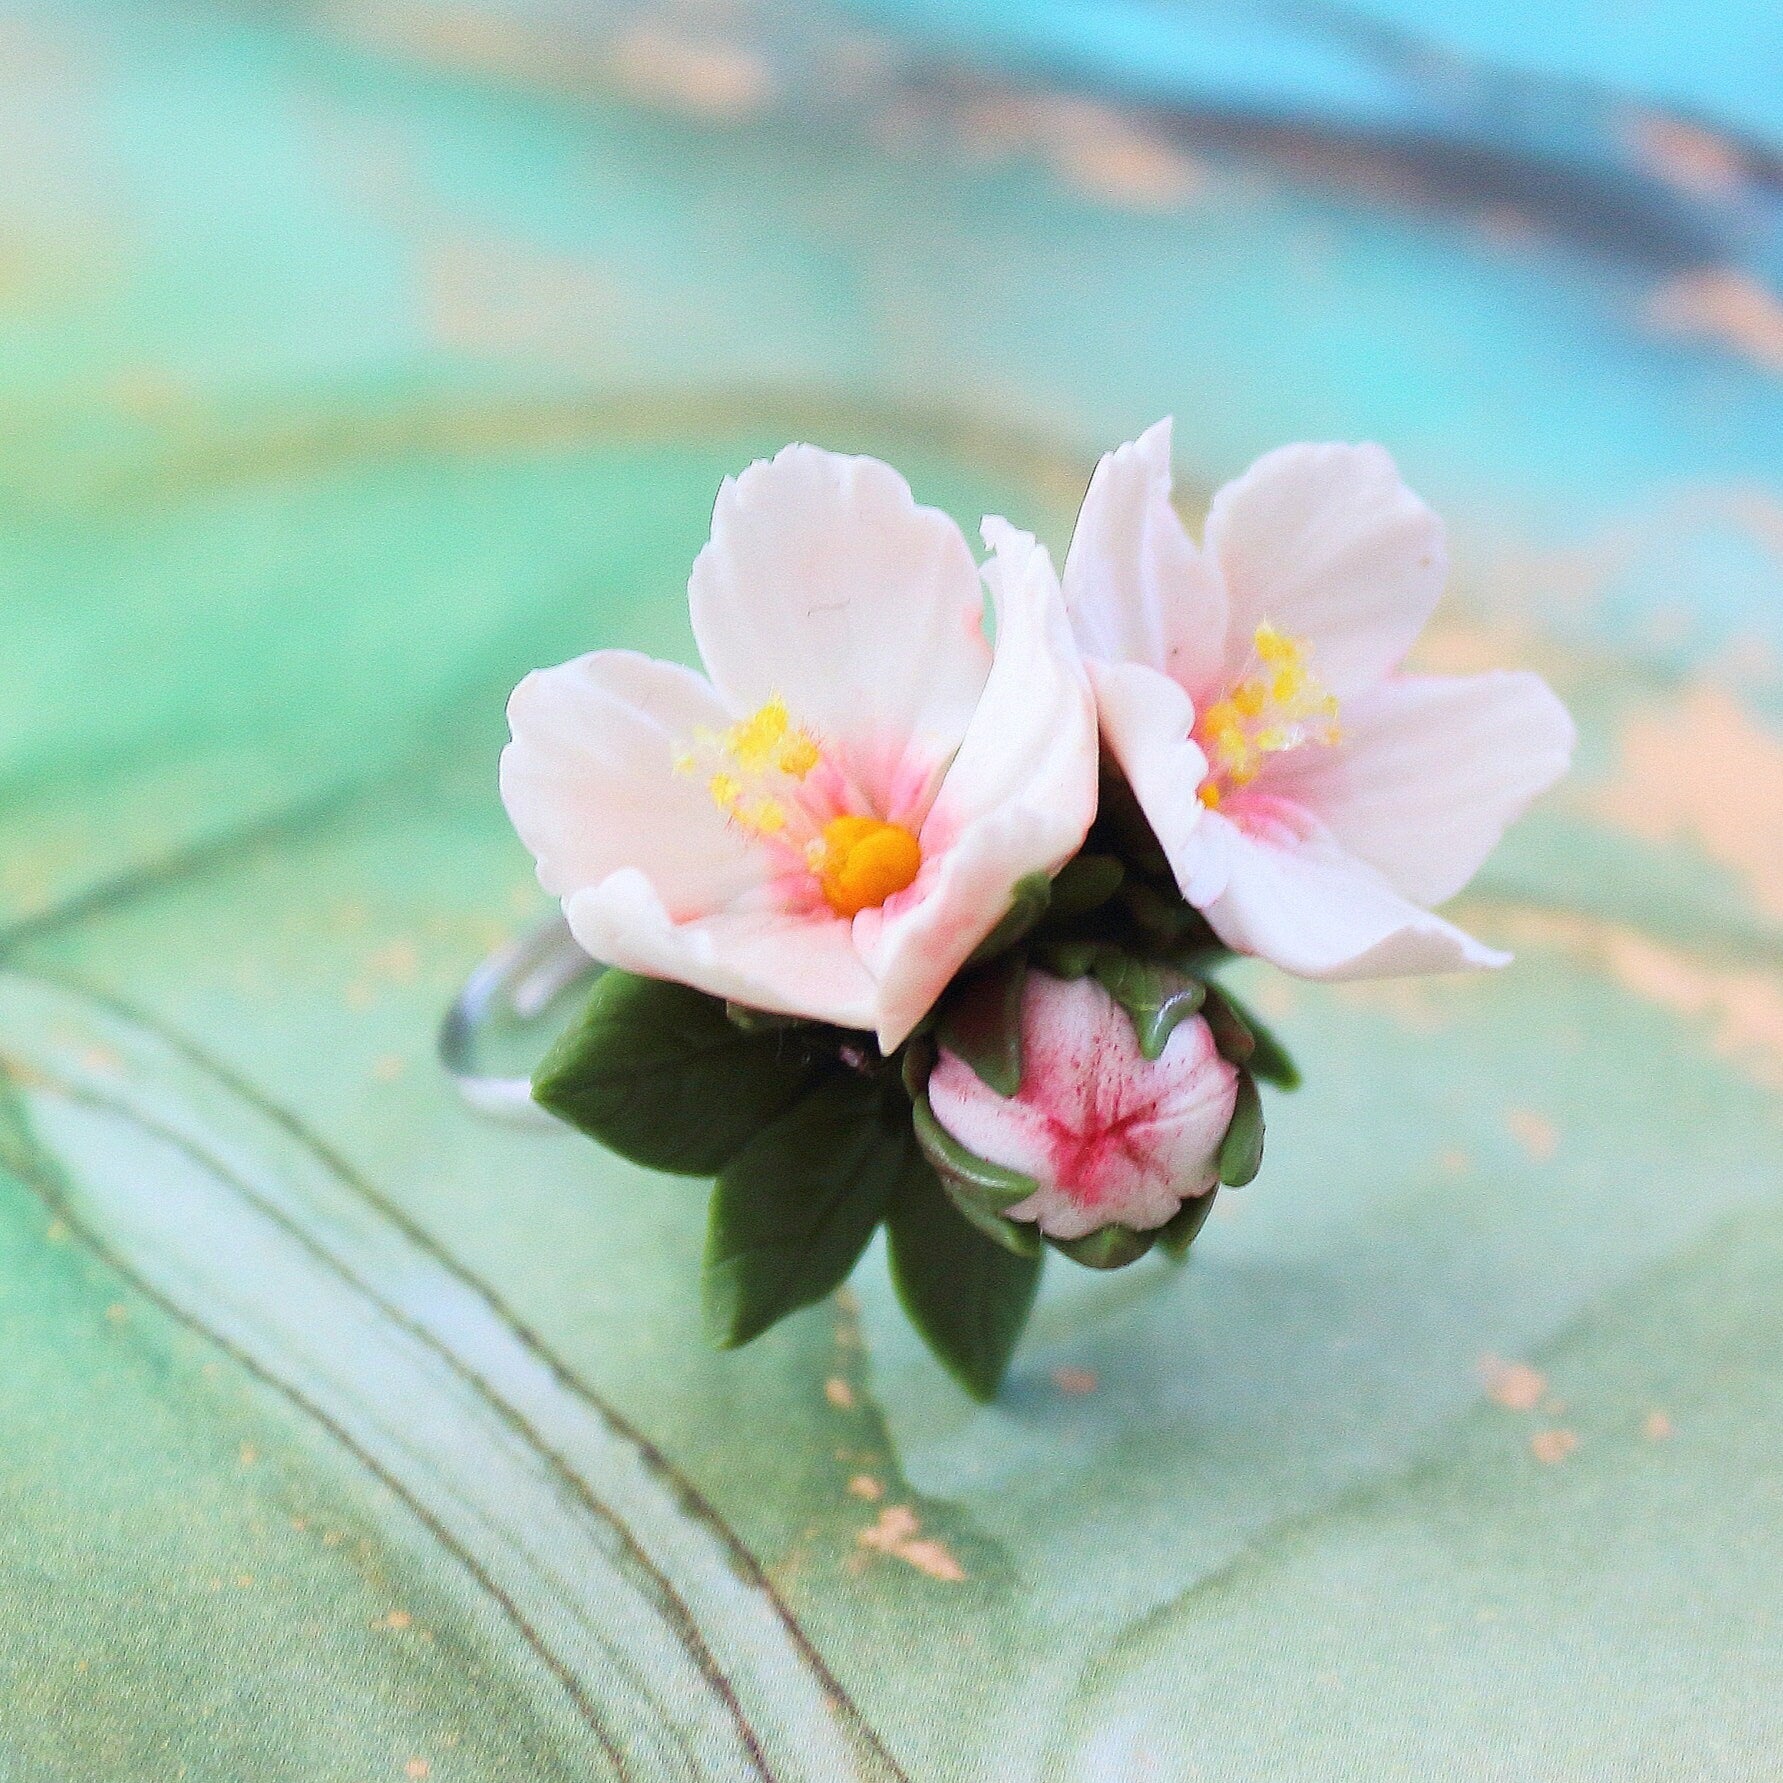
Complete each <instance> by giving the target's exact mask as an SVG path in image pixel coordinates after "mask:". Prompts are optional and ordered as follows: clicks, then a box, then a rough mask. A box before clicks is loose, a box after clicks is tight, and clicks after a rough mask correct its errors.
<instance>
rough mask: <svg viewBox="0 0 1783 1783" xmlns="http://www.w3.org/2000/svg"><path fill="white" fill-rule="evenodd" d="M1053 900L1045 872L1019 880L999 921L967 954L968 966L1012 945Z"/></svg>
mask: <svg viewBox="0 0 1783 1783" xmlns="http://www.w3.org/2000/svg"><path fill="white" fill-rule="evenodd" d="M1051 902H1052V881H1051V880H1050V879H1048V878H1047V876H1046V875H1045V874H1044V873H1029V874H1026V875H1025V876H1024V877H1022V878H1020V879H1018V880H1017V881H1016V882H1015V885H1014V886H1013V888H1012V889H1011V891H1010V894H1009V908H1008V909H1007V910H1006V911H1004V913H1003V916H1002V918H1001V920H1000V921H999V922H998V924H997V926H996V927H995V928H994V929H992V930H991V932H990V933H989V934H988V935H986V936H985V938H984V939H983V940H982V941H980V942H979V944H978V945H977V946H976V947H975V948H973V950H972V952H971V954H970V955H969V956H968V957H967V960H966V964H967V965H968V966H976V965H978V964H979V963H980V962H981V961H984V960H992V959H995V958H996V957H997V955H998V954H1000V953H1002V952H1004V951H1005V950H1006V949H1008V948H1011V947H1013V946H1014V945H1015V944H1016V942H1018V941H1019V940H1020V939H1021V938H1022V936H1024V935H1025V934H1027V932H1028V931H1029V930H1030V929H1031V928H1033V926H1034V925H1035V923H1037V922H1038V921H1039V920H1040V919H1041V917H1043V916H1044V915H1045V914H1046V907H1047V905H1048V904H1049V903H1051Z"/></svg>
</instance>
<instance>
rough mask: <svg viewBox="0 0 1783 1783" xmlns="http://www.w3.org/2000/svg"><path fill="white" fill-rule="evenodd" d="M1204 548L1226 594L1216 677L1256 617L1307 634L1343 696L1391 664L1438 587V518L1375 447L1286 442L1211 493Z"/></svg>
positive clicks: (1230, 677) (1444, 562)
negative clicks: (1225, 626) (1221, 660)
mask: <svg viewBox="0 0 1783 1783" xmlns="http://www.w3.org/2000/svg"><path fill="white" fill-rule="evenodd" d="M1207 549H1208V550H1209V552H1210V553H1211V554H1212V555H1213V556H1214V557H1215V558H1216V559H1217V560H1218V562H1219V565H1220V569H1221V572H1222V574H1223V575H1224V577H1225V583H1226V593H1227V598H1228V600H1229V602H1230V627H1229V631H1228V636H1227V644H1226V664H1225V673H1224V680H1225V682H1226V683H1227V684H1228V685H1229V684H1231V683H1233V682H1236V681H1237V680H1239V679H1240V678H1241V677H1242V675H1243V674H1244V672H1245V667H1246V664H1247V661H1248V659H1249V657H1250V652H1251V648H1252V641H1253V639H1254V637H1255V635H1256V629H1257V627H1258V626H1259V625H1260V624H1262V623H1263V622H1264V621H1268V622H1269V623H1270V624H1272V625H1274V626H1275V627H1276V628H1277V629H1278V630H1280V631H1283V632H1287V633H1289V634H1290V635H1292V636H1294V637H1298V638H1303V639H1305V640H1306V641H1307V642H1308V643H1309V644H1310V645H1311V650H1312V666H1313V668H1314V670H1315V671H1316V672H1317V674H1318V676H1319V678H1320V679H1321V680H1322V681H1323V683H1324V685H1325V686H1326V688H1328V689H1329V690H1330V691H1331V692H1332V693H1335V694H1337V695H1338V696H1339V697H1340V698H1342V697H1343V696H1345V695H1348V694H1351V693H1354V692H1356V691H1358V690H1359V689H1361V688H1364V687H1368V686H1370V685H1371V684H1372V683H1374V682H1376V681H1378V680H1379V679H1380V678H1381V677H1382V676H1383V675H1385V674H1386V673H1387V672H1388V671H1389V670H1391V669H1393V668H1395V667H1397V666H1398V664H1399V663H1400V662H1401V661H1402V660H1403V658H1404V656H1405V653H1406V651H1407V650H1409V649H1410V648H1411V646H1412V641H1413V640H1414V639H1415V638H1416V637H1417V635H1418V633H1419V632H1420V631H1422V630H1423V628H1424V623H1425V621H1426V620H1427V619H1428V618H1429V617H1430V614H1431V610H1432V609H1433V608H1434V607H1435V605H1436V601H1437V596H1438V595H1439V594H1440V593H1441V592H1442V585H1443V578H1444V576H1445V575H1446V574H1447V568H1448V559H1447V551H1446V547H1445V544H1444V535H1443V525H1442V522H1441V521H1440V520H1439V519H1437V517H1436V516H1435V515H1434V514H1433V513H1431V511H1430V510H1429V509H1428V508H1427V507H1425V505H1424V504H1423V503H1422V502H1421V501H1419V500H1418V498H1417V497H1416V496H1415V495H1413V494H1412V492H1411V491H1410V490H1409V489H1407V488H1406V486H1405V485H1404V484H1403V483H1402V482H1401V481H1400V480H1399V472H1398V471H1397V469H1395V467H1394V464H1393V460H1392V459H1391V458H1390V457H1389V456H1388V455H1387V453H1386V452H1384V451H1383V450H1382V449H1381V448H1380V447H1379V446H1335V445H1327V446H1306V445H1302V446H1283V447H1282V448H1281V449H1280V450H1279V451H1275V452H1270V453H1267V454H1266V455H1265V456H1264V457H1262V458H1259V459H1258V460H1257V462H1256V463H1255V464H1253V465H1252V466H1251V468H1250V469H1249V470H1247V471H1246V472H1245V473H1244V475H1243V476H1241V477H1239V478H1238V479H1237V481H1235V482H1232V483H1228V484H1227V485H1226V486H1225V488H1223V489H1222V490H1220V492H1219V493H1218V494H1217V495H1216V496H1215V497H1214V499H1213V506H1212V508H1211V509H1210V510H1209V513H1208V516H1207Z"/></svg>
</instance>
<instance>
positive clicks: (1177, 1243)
mask: <svg viewBox="0 0 1783 1783" xmlns="http://www.w3.org/2000/svg"><path fill="white" fill-rule="evenodd" d="M1219 1192H1220V1191H1219V1190H1218V1189H1217V1188H1213V1189H1209V1190H1208V1191H1207V1193H1206V1194H1204V1195H1191V1196H1190V1197H1189V1198H1188V1200H1186V1201H1185V1202H1184V1203H1183V1204H1182V1206H1181V1207H1179V1208H1178V1209H1177V1210H1176V1212H1175V1213H1174V1214H1172V1215H1171V1217H1170V1222H1169V1224H1168V1225H1166V1226H1163V1227H1161V1228H1160V1229H1159V1232H1158V1249H1159V1250H1161V1251H1162V1252H1163V1253H1164V1254H1165V1255H1166V1256H1167V1257H1170V1258H1171V1259H1172V1260H1174V1261H1175V1262H1178V1263H1180V1262H1181V1261H1182V1260H1183V1258H1184V1257H1186V1256H1187V1255H1188V1254H1189V1246H1190V1245H1192V1244H1193V1243H1194V1242H1195V1240H1196V1239H1197V1238H1199V1237H1200V1236H1201V1228H1202V1227H1203V1226H1205V1225H1206V1224H1207V1217H1208V1215H1209V1214H1211V1213H1212V1212H1213V1203H1214V1198H1215V1196H1217V1195H1218V1194H1219Z"/></svg>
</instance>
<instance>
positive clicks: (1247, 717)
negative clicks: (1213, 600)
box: [1194, 620, 1343, 810]
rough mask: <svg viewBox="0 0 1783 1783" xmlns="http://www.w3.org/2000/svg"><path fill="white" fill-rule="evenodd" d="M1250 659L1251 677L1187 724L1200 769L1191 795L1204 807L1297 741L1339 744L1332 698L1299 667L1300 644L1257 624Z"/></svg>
mask: <svg viewBox="0 0 1783 1783" xmlns="http://www.w3.org/2000/svg"><path fill="white" fill-rule="evenodd" d="M1251 660H1252V663H1253V664H1254V665H1255V672H1254V673H1252V674H1248V675H1246V676H1245V678H1244V679H1243V680H1242V681H1240V682H1239V683H1238V685H1237V686H1236V687H1234V688H1233V689H1232V691H1231V692H1230V693H1228V694H1227V695H1226V696H1225V697H1224V698H1223V699H1219V700H1215V701H1214V703H1213V704H1212V705H1211V706H1209V707H1208V708H1207V710H1206V711H1205V712H1203V713H1202V714H1201V715H1200V716H1199V717H1198V718H1197V719H1196V721H1195V730H1194V736H1195V740H1196V742H1198V743H1199V744H1200V745H1201V748H1202V751H1203V752H1204V753H1205V754H1206V756H1207V768H1208V773H1207V778H1206V779H1205V780H1204V781H1202V783H1201V790H1200V792H1199V794H1198V797H1199V798H1200V800H1201V803H1202V804H1204V805H1206V806H1207V807H1208V808H1209V809H1210V810H1213V809H1217V808H1218V806H1219V803H1220V801H1221V799H1223V798H1224V797H1225V795H1226V794H1227V793H1228V792H1231V791H1233V790H1235V789H1236V788H1238V787H1241V786H1248V785H1249V784H1250V783H1251V782H1252V781H1253V780H1255V779H1256V777H1257V776H1258V774H1260V773H1261V772H1262V770H1263V764H1264V762H1265V761H1267V760H1268V758H1269V757H1270V756H1272V755H1279V754H1281V753H1282V752H1283V751H1285V750H1289V749H1298V748H1299V747H1300V746H1301V745H1302V744H1304V743H1322V744H1327V745H1329V744H1333V743H1339V742H1341V741H1342V740H1343V733H1342V732H1341V731H1340V730H1339V729H1338V724H1337V700H1336V698H1335V696H1333V695H1332V694H1329V693H1327V692H1326V691H1325V689H1324V686H1323V684H1322V683H1321V682H1320V680H1319V678H1318V676H1317V675H1315V674H1314V673H1313V671H1312V670H1311V668H1309V667H1308V666H1307V661H1306V646H1305V644H1303V643H1302V642H1301V641H1300V640H1299V639H1298V638H1291V637H1289V636H1287V634H1286V633H1284V632H1279V631H1277V630H1276V629H1275V627H1274V626H1273V625H1271V624H1269V622H1268V621H1267V620H1265V621H1264V622H1263V624H1261V625H1259V626H1258V627H1257V630H1256V635H1255V638H1254V639H1253V646H1252V656H1251Z"/></svg>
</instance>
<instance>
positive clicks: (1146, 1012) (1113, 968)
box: [1093, 949, 1207, 1059]
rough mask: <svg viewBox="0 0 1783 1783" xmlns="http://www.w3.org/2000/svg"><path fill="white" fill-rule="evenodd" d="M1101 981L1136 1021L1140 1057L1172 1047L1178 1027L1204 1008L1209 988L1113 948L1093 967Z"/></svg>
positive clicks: (1173, 971) (1099, 981) (1156, 1056)
mask: <svg viewBox="0 0 1783 1783" xmlns="http://www.w3.org/2000/svg"><path fill="white" fill-rule="evenodd" d="M1093 970H1094V971H1095V974H1096V980H1097V982H1098V983H1099V984H1100V985H1101V986H1102V988H1103V989H1104V990H1105V991H1107V993H1108V994H1109V996H1111V997H1112V998H1113V999H1114V1000H1115V1002H1117V1003H1118V1004H1120V1006H1121V1007H1122V1008H1123V1009H1124V1010H1126V1012H1127V1014H1128V1016H1129V1017H1130V1018H1131V1019H1132V1023H1133V1032H1134V1033H1135V1035H1137V1036H1138V1039H1139V1051H1140V1055H1141V1056H1142V1057H1144V1058H1147V1059H1156V1058H1158V1057H1159V1056H1160V1055H1161V1054H1162V1053H1163V1051H1164V1048H1165V1046H1166V1045H1168V1043H1169V1040H1170V1036H1171V1035H1172V1034H1173V1033H1175V1031H1176V1027H1177V1024H1178V1023H1179V1022H1184V1021H1187V1020H1188V1019H1189V1017H1190V1016H1192V1015H1194V1014H1195V1013H1196V1012H1197V1011H1198V1010H1199V1009H1200V1007H1201V1004H1202V1002H1203V1000H1204V999H1205V997H1206V995H1207V987H1206V985H1204V984H1203V983H1202V982H1201V980H1200V979H1198V978H1190V977H1187V976H1186V975H1185V974H1183V973H1181V972H1178V971H1176V970H1175V969H1174V968H1172V967H1170V966H1165V965H1159V964H1158V963H1156V962H1155V961H1152V960H1136V959H1134V958H1133V956H1132V955H1131V954H1126V953H1117V952H1115V951H1113V950H1112V949H1110V950H1109V951H1107V952H1105V953H1103V954H1101V955H1100V956H1099V957H1098V958H1097V960H1096V963H1095V966H1094V968H1093Z"/></svg>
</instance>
